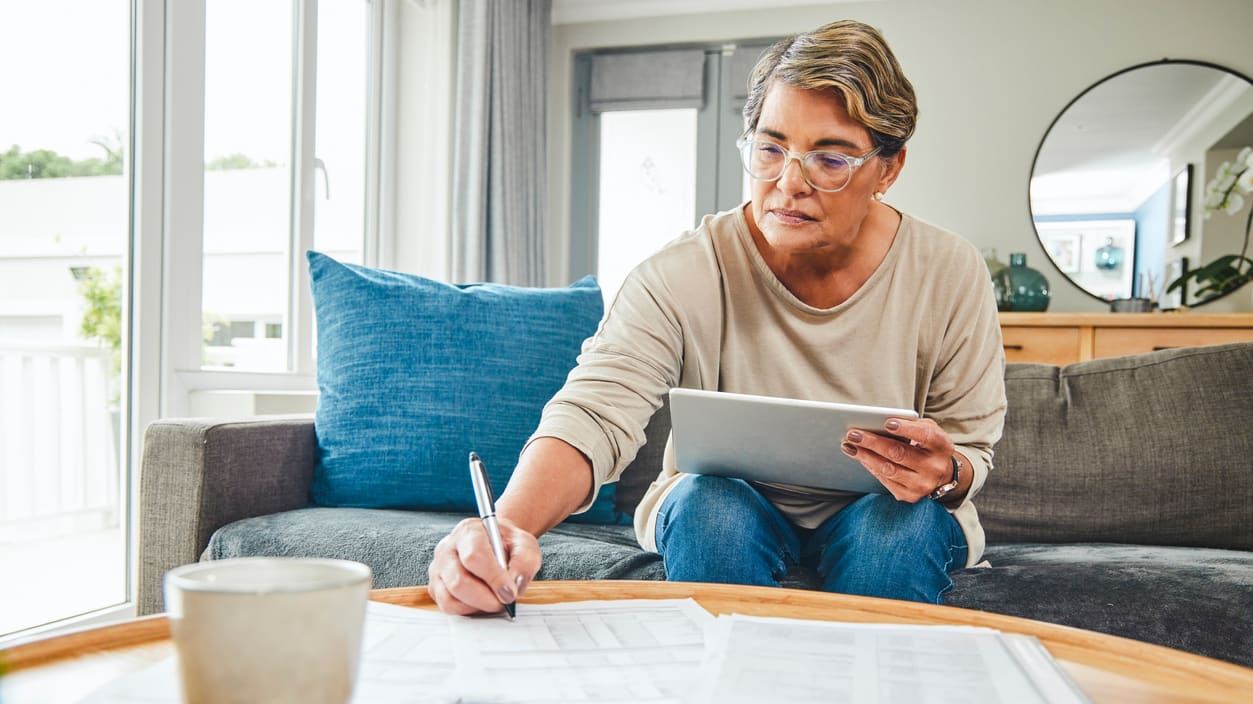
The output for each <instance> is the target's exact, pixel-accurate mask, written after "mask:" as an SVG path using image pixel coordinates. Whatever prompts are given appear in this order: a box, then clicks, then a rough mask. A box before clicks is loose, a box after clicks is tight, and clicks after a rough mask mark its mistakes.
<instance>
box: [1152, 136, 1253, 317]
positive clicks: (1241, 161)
mask: <svg viewBox="0 0 1253 704" xmlns="http://www.w3.org/2000/svg"><path fill="white" fill-rule="evenodd" d="M1246 193H1253V147H1245V148H1244V149H1241V150H1240V153H1239V154H1238V155H1237V156H1236V159H1235V161H1234V162H1233V161H1224V162H1223V163H1222V165H1220V166H1219V167H1218V171H1217V173H1215V175H1214V178H1213V180H1211V181H1210V182H1209V183H1207V184H1206V185H1205V218H1206V219H1207V220H1208V219H1209V218H1210V216H1211V215H1213V214H1214V213H1215V212H1223V213H1226V214H1227V215H1235V214H1237V213H1239V212H1241V211H1242V210H1243V209H1244V206H1245V197H1244V194H1246ZM1250 226H1253V208H1250V209H1249V215H1248V219H1246V220H1245V222H1244V244H1243V245H1241V247H1240V253H1239V254H1226V255H1223V256H1221V257H1219V258H1217V259H1215V260H1214V261H1212V262H1210V263H1209V264H1206V265H1205V266H1203V267H1200V268H1199V269H1193V270H1191V271H1189V272H1186V273H1185V274H1183V275H1182V276H1180V277H1179V278H1177V279H1175V280H1174V281H1171V282H1170V285H1169V286H1167V287H1166V292H1167V293H1170V292H1173V291H1175V290H1177V289H1178V288H1180V287H1181V286H1183V285H1184V283H1186V282H1187V281H1188V280H1189V279H1191V280H1193V281H1195V282H1196V284H1197V288H1196V295H1197V296H1200V297H1205V298H1213V297H1217V296H1221V295H1223V294H1225V293H1228V292H1230V291H1234V290H1236V289H1238V288H1240V287H1241V286H1243V285H1244V284H1245V283H1247V282H1249V281H1253V259H1250V258H1249V257H1248V251H1249V228H1250Z"/></svg>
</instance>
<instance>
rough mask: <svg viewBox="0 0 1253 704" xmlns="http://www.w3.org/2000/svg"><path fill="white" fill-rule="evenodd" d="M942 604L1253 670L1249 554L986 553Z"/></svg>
mask: <svg viewBox="0 0 1253 704" xmlns="http://www.w3.org/2000/svg"><path fill="white" fill-rule="evenodd" d="M986 557H987V559H988V561H989V562H990V563H991V564H992V567H990V568H972V569H966V570H959V571H957V572H955V573H953V582H954V589H953V590H952V591H951V592H949V593H948V594H946V595H945V599H944V603H945V604H946V605H948V606H958V607H962V608H967V609H978V610H980V611H991V612H994V613H1000V614H1007V615H1010V616H1020V617H1022V618H1030V619H1035V620H1038V621H1047V622H1049V623H1059V624H1062V625H1066V626H1074V627H1076V628H1086V629H1088V630H1092V631H1099V632H1101V633H1109V634H1112V635H1116V636H1124V637H1127V638H1134V639H1136V640H1142V641H1147V642H1149V643H1156V644H1158V645H1165V646H1167V647H1171V648H1178V649H1179V650H1185V651H1188V652H1193V653H1199V654H1201V655H1206V656H1209V657H1213V658H1219V659H1221V660H1228V661H1230V662H1235V663H1239V664H1241V665H1245V666H1246V667H1253V553H1247V552H1241V551H1235V550H1206V549H1199V548H1172V547H1145V546H1139V545H1116V544H1108V543H1105V544H1100V543H1093V544H1074V545H1071V544H1067V545H1040V544H1013V545H989V546H988V550H987V553H986Z"/></svg>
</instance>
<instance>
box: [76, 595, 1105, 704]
mask: <svg viewBox="0 0 1253 704" xmlns="http://www.w3.org/2000/svg"><path fill="white" fill-rule="evenodd" d="M87 701H89V702H93V703H94V704H115V703H120V702H128V703H134V704H156V703H157V702H162V703H164V702H171V703H173V702H178V701H179V687H178V673H177V667H176V666H175V662H174V659H173V658H169V659H167V660H164V661H162V662H159V663H157V664H156V665H153V666H152V667H150V668H148V669H147V670H143V671H140V672H137V673H134V674H132V675H128V676H125V677H122V678H119V679H118V680H116V681H114V682H112V683H110V684H109V685H107V686H106V687H104V688H103V689H101V690H100V691H98V692H96V693H95V694H94V695H93V696H92V697H91V698H89V699H88V700H87ZM352 701H353V702H354V704H427V703H432V702H458V701H463V702H464V701H473V702H675V703H679V702H691V703H693V704H695V703H699V702H718V703H719V704H721V703H723V702H732V703H733V702H762V701H786V702H839V701H848V702H910V703H914V702H922V703H925V702H1011V701H1012V702H1085V701H1087V699H1086V698H1085V697H1084V695H1083V694H1082V692H1080V691H1079V690H1078V689H1077V688H1076V687H1075V686H1074V684H1073V683H1072V682H1071V681H1070V680H1069V679H1068V678H1067V677H1066V676H1065V675H1064V674H1063V673H1062V671H1061V670H1060V669H1059V668H1058V667H1057V664H1056V663H1055V662H1054V660H1053V658H1052V657H1051V656H1050V655H1049V653H1048V651H1046V650H1045V649H1044V647H1043V646H1042V645H1041V644H1040V643H1039V641H1037V640H1036V639H1034V638H1030V637H1027V636H1019V635H1013V634H1006V633H1002V632H1000V631H996V630H992V629H986V628H971V627H960V626H953V627H950V626H905V625H870V624H851V623H828V622H823V621H807V620H798V619H781V618H756V617H748V616H740V615H734V616H723V617H720V618H717V619H715V618H713V617H712V616H710V615H709V613H708V612H706V611H705V610H704V609H702V608H701V607H700V606H699V605H698V604H697V603H696V602H695V601H692V600H691V599H672V600H630V601H585V602H576V603H567V604H544V605H537V604H525V605H523V607H522V608H519V609H518V617H517V619H516V620H515V621H508V620H505V619H503V618H500V617H495V616H484V617H473V618H466V617H457V616H445V615H443V614H440V613H437V612H433V611H425V610H420V609H410V608H405V607H399V606H391V605H388V604H379V603H375V602H371V603H370V605H369V608H368V610H367V612H366V629H365V638H364V643H363V651H362V660H361V671H360V674H359V676H358V682H357V687H356V690H355V692H354V694H353V699H352Z"/></svg>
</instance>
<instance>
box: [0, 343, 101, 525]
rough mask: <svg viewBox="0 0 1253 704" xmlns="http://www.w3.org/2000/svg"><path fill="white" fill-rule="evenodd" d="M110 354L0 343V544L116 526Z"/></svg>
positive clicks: (86, 348)
mask: <svg viewBox="0 0 1253 704" xmlns="http://www.w3.org/2000/svg"><path fill="white" fill-rule="evenodd" d="M110 377H111V362H110V355H109V352H108V351H107V350H101V349H98V348H97V347H95V346H90V345H81V346H77V345H52V344H22V343H12V342H5V341H0V543H6V542H16V541H25V540H38V539H43V538H50V537H56V536H63V535H69V534H73V533H78V532H82V531H94V530H100V529H102V528H111V527H115V526H117V525H118V520H119V506H120V499H121V493H120V490H119V475H118V457H119V452H118V437H119V421H118V418H119V416H118V411H117V402H116V399H115V392H114V391H113V384H112V383H111V379H110Z"/></svg>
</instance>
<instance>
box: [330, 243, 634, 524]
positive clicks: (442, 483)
mask: <svg viewBox="0 0 1253 704" xmlns="http://www.w3.org/2000/svg"><path fill="white" fill-rule="evenodd" d="M309 271H310V276H311V278H312V286H313V300H314V305H315V308H316V312H317V322H318V369H317V372H318V389H319V391H320V396H319V399H318V406H317V414H316V420H315V426H316V432H317V437H318V449H319V462H318V466H317V470H316V473H315V475H314V482H313V490H312V493H313V501H314V503H316V504H318V505H321V506H340V507H348V506H352V507H366V508H414V509H426V510H434V511H465V512H471V511H473V510H474V509H475V504H474V493H473V490H472V488H471V484H470V476H469V472H468V470H467V464H466V458H467V457H468V455H469V452H470V451H471V450H474V451H476V452H478V454H479V456H481V457H482V458H483V461H484V463H485V465H486V466H487V470H488V474H489V475H490V478H491V480H492V483H493V485H494V487H495V489H496V491H497V492H499V491H501V490H503V489H504V487H505V484H506V483H507V481H508V478H509V476H510V474H512V472H513V469H514V467H515V465H516V464H517V459H518V453H519V452H520V451H521V449H522V446H523V444H524V443H525V442H526V440H527V438H529V437H530V434H531V433H532V432H533V431H534V430H535V427H536V425H537V424H538V423H539V419H540V413H541V411H542V410H543V407H544V404H545V403H546V402H547V401H548V400H549V398H551V397H552V395H553V394H554V393H556V392H557V390H558V389H560V388H561V385H562V383H564V382H565V378H566V375H567V374H568V373H569V371H570V369H571V368H572V367H573V366H574V363H575V359H576V358H577V357H578V354H579V350H580V347H581V346H582V343H583V340H584V339H586V338H587V337H589V336H591V335H592V334H593V333H594V332H595V331H596V326H597V324H598V323H599V322H600V317H601V312H602V308H603V303H602V299H601V293H600V289H599V287H597V285H596V282H595V280H594V279H592V278H591V277H588V278H585V279H583V280H582V281H579V282H577V283H575V284H574V285H573V286H571V287H569V288H565V289H530V288H518V287H513V286H502V285H498V284H472V285H466V286H453V285H451V284H446V283H441V282H438V281H432V280H430V279H425V278H422V277H419V276H413V275H410V274H402V273H397V272H390V271H383V270H380V269H372V268H369V267H363V266H356V265H352V264H343V263H340V262H337V261H335V260H334V259H332V258H330V257H328V256H326V255H324V254H320V253H317V252H310V253H309ZM614 493H615V486H614V485H613V484H608V485H606V486H605V488H604V489H602V491H601V493H600V495H599V496H598V497H597V499H596V502H595V503H594V504H593V506H592V507H591V509H590V510H588V511H587V512H586V513H584V514H581V515H580V516H577V517H575V518H574V520H584V521H592V522H625V521H626V520H628V517H626V516H623V515H622V514H620V513H619V512H617V511H616V510H615V508H614Z"/></svg>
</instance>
